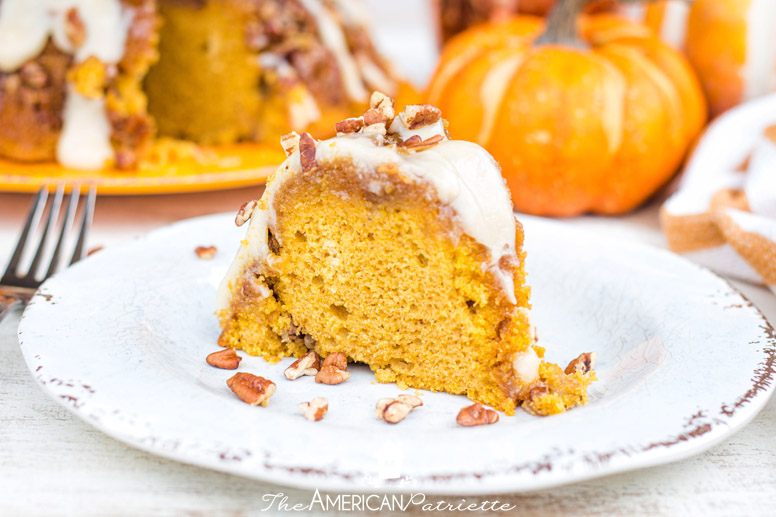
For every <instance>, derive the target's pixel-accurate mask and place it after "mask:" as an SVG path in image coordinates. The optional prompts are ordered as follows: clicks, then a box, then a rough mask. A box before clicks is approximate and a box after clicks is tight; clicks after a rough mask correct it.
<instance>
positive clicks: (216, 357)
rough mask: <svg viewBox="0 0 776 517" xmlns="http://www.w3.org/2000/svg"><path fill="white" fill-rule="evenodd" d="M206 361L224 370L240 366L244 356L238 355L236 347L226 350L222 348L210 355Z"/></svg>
mask: <svg viewBox="0 0 776 517" xmlns="http://www.w3.org/2000/svg"><path fill="white" fill-rule="evenodd" d="M206 361H207V364H209V365H210V366H215V367H216V368H221V369H222V370H236V369H237V367H238V366H240V361H242V357H240V356H239V355H237V352H235V351H234V348H227V349H226V350H220V351H218V352H213V353H212V354H210V355H208V356H207V359H206Z"/></svg>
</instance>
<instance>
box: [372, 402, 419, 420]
mask: <svg viewBox="0 0 776 517" xmlns="http://www.w3.org/2000/svg"><path fill="white" fill-rule="evenodd" d="M411 411H412V406H410V405H409V404H405V403H404V402H400V401H398V400H396V399H388V400H387V401H386V399H380V400H378V401H377V405H376V406H375V415H377V418H379V419H380V420H382V421H383V422H387V423H389V424H398V423H399V422H401V421H402V420H404V419H405V418H406V416H407V415H409V414H410V412H411Z"/></svg>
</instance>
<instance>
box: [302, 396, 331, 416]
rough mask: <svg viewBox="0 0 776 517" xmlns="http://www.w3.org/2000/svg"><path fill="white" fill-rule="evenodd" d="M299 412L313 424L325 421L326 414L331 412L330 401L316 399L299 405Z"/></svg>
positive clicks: (321, 398)
mask: <svg viewBox="0 0 776 517" xmlns="http://www.w3.org/2000/svg"><path fill="white" fill-rule="evenodd" d="M299 411H301V412H302V414H303V415H304V417H305V418H306V419H307V420H309V421H311V422H318V421H319V420H323V417H325V416H326V412H327V411H329V401H328V400H326V398H325V397H315V398H314V399H312V400H311V401H310V402H302V403H301V404H299Z"/></svg>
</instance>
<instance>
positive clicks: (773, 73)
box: [636, 0, 776, 115]
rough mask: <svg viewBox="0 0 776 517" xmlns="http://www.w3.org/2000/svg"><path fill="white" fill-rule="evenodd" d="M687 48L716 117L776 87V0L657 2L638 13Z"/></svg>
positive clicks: (665, 36)
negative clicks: (690, 2) (689, 2)
mask: <svg viewBox="0 0 776 517" xmlns="http://www.w3.org/2000/svg"><path fill="white" fill-rule="evenodd" d="M636 17H637V18H643V20H644V21H645V23H646V24H647V25H649V26H651V27H652V28H653V29H654V30H655V31H656V32H657V33H658V34H659V35H660V36H661V37H662V38H663V39H665V40H666V41H668V42H670V43H671V44H673V45H675V46H676V47H677V48H682V49H684V50H685V52H686V54H687V57H688V59H689V60H690V63H691V64H692V65H693V67H694V68H695V71H696V72H697V73H698V77H699V78H700V80H701V84H702V85H703V89H704V91H705V92H706V96H707V98H708V101H709V107H710V109H711V113H712V115H717V114H719V113H721V112H723V111H725V110H726V109H728V108H731V107H733V106H735V105H737V104H739V103H741V102H743V101H745V100H749V99H752V98H754V97H757V96H760V95H763V94H765V93H768V92H771V91H773V90H774V86H776V68H775V66H776V1H774V0H695V1H694V2H693V3H692V4H688V3H687V2H685V1H684V0H671V1H665V0H664V1H660V2H655V3H654V4H652V5H649V6H645V8H644V9H643V10H641V11H640V12H637V13H636Z"/></svg>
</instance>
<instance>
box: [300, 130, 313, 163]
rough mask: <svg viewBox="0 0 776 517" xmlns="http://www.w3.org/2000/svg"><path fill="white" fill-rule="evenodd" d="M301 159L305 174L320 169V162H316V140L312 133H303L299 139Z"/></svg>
mask: <svg viewBox="0 0 776 517" xmlns="http://www.w3.org/2000/svg"><path fill="white" fill-rule="evenodd" d="M299 159H300V161H301V162H302V171H304V172H307V171H310V170H313V169H315V168H316V167H318V162H317V161H315V139H313V137H312V135H310V133H302V136H300V137H299Z"/></svg>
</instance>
